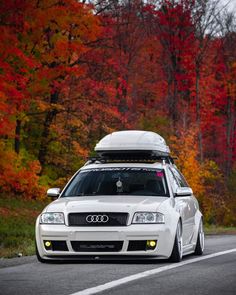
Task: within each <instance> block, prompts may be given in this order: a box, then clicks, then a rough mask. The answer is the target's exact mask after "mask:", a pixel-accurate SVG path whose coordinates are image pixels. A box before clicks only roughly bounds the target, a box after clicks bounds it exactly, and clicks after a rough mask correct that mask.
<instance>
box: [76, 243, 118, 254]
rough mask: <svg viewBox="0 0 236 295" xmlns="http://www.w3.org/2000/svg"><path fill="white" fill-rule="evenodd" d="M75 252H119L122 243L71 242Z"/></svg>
mask: <svg viewBox="0 0 236 295" xmlns="http://www.w3.org/2000/svg"><path fill="white" fill-rule="evenodd" d="M71 246H72V248H73V250H74V251H75V252H119V251H121V249H122V246H123V241H71Z"/></svg>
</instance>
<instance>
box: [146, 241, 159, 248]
mask: <svg viewBox="0 0 236 295" xmlns="http://www.w3.org/2000/svg"><path fill="white" fill-rule="evenodd" d="M156 245H157V241H154V240H148V241H147V245H146V250H154V249H155V247H156Z"/></svg>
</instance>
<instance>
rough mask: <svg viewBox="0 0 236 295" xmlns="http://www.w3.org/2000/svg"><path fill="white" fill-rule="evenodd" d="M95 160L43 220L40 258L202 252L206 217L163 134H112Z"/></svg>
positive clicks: (58, 194)
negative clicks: (204, 218)
mask: <svg viewBox="0 0 236 295" xmlns="http://www.w3.org/2000/svg"><path fill="white" fill-rule="evenodd" d="M95 151H96V152H97V156H96V157H94V158H91V159H90V160H89V161H88V162H87V163H86V164H85V165H84V166H83V167H82V168H81V169H79V171H78V172H76V174H75V175H74V176H73V177H72V178H71V180H70V181H69V182H68V184H67V185H66V186H65V188H64V189H63V190H62V191H60V189H59V188H52V189H49V190H48V192H47V194H48V196H49V197H52V198H56V200H54V201H53V202H52V203H50V204H49V205H48V206H47V207H46V208H45V209H44V210H43V212H42V213H41V214H40V215H39V216H38V218H37V221H36V254H37V258H38V260H39V261H40V262H47V261H50V260H63V259H66V260H69V259H73V260H75V259H123V258H126V259H143V258H145V259H147V258H152V259H154V258H156V259H170V260H171V261H173V262H179V261H180V260H181V259H182V256H183V255H187V254H191V253H193V254H196V255H201V254H202V253H203V250H204V231H203V217H202V214H201V212H200V210H199V205H198V202H197V200H196V198H195V197H194V195H193V192H192V189H191V188H190V187H189V185H188V183H187V182H186V180H185V178H184V177H183V175H182V174H181V173H180V171H179V170H178V169H177V167H176V165H175V164H174V162H173V159H172V157H171V156H170V150H169V147H168V146H167V145H166V142H165V140H164V139H163V138H162V137H161V136H160V135H158V134H156V133H154V132H148V131H136V130H130V131H119V132H114V133H111V134H109V135H107V136H105V137H104V138H103V139H102V140H100V142H99V143H98V144H97V145H96V147H95Z"/></svg>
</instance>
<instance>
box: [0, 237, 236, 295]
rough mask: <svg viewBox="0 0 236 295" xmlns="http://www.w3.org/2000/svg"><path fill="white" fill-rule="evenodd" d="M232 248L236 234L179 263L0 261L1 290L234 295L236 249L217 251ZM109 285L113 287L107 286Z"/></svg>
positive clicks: (208, 244) (59, 293)
mask: <svg viewBox="0 0 236 295" xmlns="http://www.w3.org/2000/svg"><path fill="white" fill-rule="evenodd" d="M230 249H235V250H236V235H232V236H209V237H207V238H206V247H205V252H204V255H203V256H201V257H197V256H192V255H189V256H187V257H184V259H183V262H181V263H180V264H179V266H178V263H177V264H171V263H169V262H168V261H143V262H139V263H137V262H127V261H121V262H119V261H109V262H75V263H71V262H70V263H61V264H41V263H39V262H37V260H36V257H35V256H32V257H25V258H15V259H11V260H5V259H0V294H4V295H8V294H11V295H14V294H17V295H21V294H24V295H30V294H34V295H35V294H43V295H46V294H57V295H70V294H73V293H77V292H79V291H83V292H79V293H78V294H81V295H82V294H83V295H85V294H92V293H91V289H90V288H93V287H95V289H93V290H94V292H95V293H96V292H97V291H99V288H101V290H103V291H102V292H101V293H100V294H107V295H108V294H112V295H120V294H124V295H127V294H135V295H138V294H148V295H152V294H168V295H170V294H175V295H178V294H179V295H180V294H181V295H184V294H191V295H193V294H210V295H211V294H214V295H218V294H221V295H222V294H223V295H225V294H234V295H235V294H236V251H235V250H234V251H233V252H231V253H228V252H227V253H225V254H222V253H221V255H220V254H215V255H213V254H214V253H219V252H222V251H226V250H230ZM143 272H145V273H143ZM140 273H141V274H140ZM133 275H136V276H135V277H134V276H133ZM130 276H132V277H130ZM127 277H128V278H127ZM122 278H124V281H125V283H123V284H121V281H120V279H122ZM117 280H118V281H117ZM110 282H112V283H110ZM106 283H110V285H109V286H108V287H110V286H113V288H110V289H106V287H107V285H105V287H104V284H106ZM101 285H102V286H101ZM98 286H100V287H98ZM87 289H90V290H87ZM84 290H87V291H84Z"/></svg>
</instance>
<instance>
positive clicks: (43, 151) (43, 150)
mask: <svg viewBox="0 0 236 295" xmlns="http://www.w3.org/2000/svg"><path fill="white" fill-rule="evenodd" d="M58 98H59V93H58V92H55V93H53V94H51V97H50V103H51V104H56V103H57V102H58ZM57 113H58V111H57V110H56V109H55V108H53V109H51V110H49V111H48V112H47V113H46V117H45V121H44V124H43V131H42V135H41V143H40V148H39V154H38V160H39V162H40V164H41V166H42V170H41V174H42V173H43V168H44V165H45V163H46V156H47V151H48V144H49V135H50V127H51V124H52V122H53V120H54V119H55V117H56V115H57Z"/></svg>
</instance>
